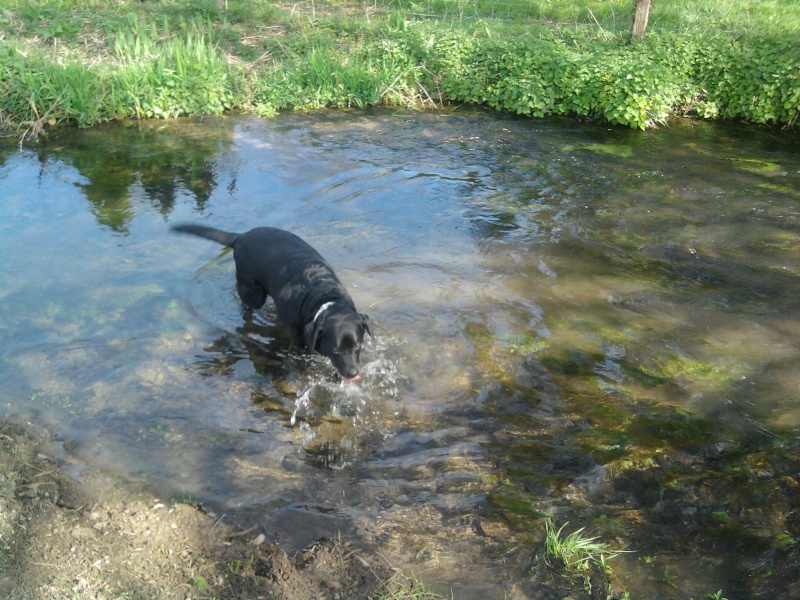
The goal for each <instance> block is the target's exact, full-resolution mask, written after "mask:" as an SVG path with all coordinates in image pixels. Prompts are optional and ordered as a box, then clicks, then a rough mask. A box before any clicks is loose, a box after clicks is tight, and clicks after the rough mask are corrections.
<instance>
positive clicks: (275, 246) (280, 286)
mask: <svg viewBox="0 0 800 600" xmlns="http://www.w3.org/2000/svg"><path fill="white" fill-rule="evenodd" d="M172 229H173V230H174V231H179V232H182V233H190V234H193V235H199V236H200V237H204V238H208V239H210V240H213V241H215V242H218V243H220V244H222V245H224V246H228V247H229V248H233V258H234V261H235V262H236V289H237V290H238V292H239V297H240V298H241V299H242V302H243V303H244V305H245V307H246V308H247V309H248V310H256V309H259V308H261V307H262V306H263V305H264V302H266V300H267V296H268V295H269V296H272V299H273V301H274V302H275V308H276V309H277V312H278V319H280V320H281V321H282V322H283V323H284V324H285V325H287V326H288V327H289V330H290V331H291V333H292V335H293V336H294V339H295V341H296V342H297V344H298V346H300V347H301V348H305V349H306V350H308V351H309V352H319V353H320V354H322V355H324V356H327V357H328V358H330V359H331V362H332V363H333V366H334V367H336V370H337V371H339V374H340V375H341V376H342V379H343V380H344V381H345V382H350V381H355V380H357V379H360V376H359V374H358V370H359V360H360V354H361V344H362V342H363V340H364V332H367V333H369V334H370V336H372V329H371V328H370V321H369V317H368V316H367V315H362V314H359V313H358V312H357V311H356V307H355V304H354V303H353V300H352V299H351V298H350V295H349V294H348V293H347V290H346V289H345V288H344V286H343V285H342V283H341V282H340V281H339V278H338V277H336V273H334V272H333V269H332V268H331V266H330V265H329V264H328V263H327V261H326V260H325V259H324V258H322V256H320V254H319V253H318V252H317V251H316V250H314V248H312V247H311V246H309V245H308V244H307V243H306V242H304V241H303V240H301V239H300V238H299V237H297V236H296V235H294V234H293V233H289V232H288V231H283V230H281V229H275V228H273V227H259V228H257V229H252V230H250V231H248V232H247V233H241V234H238V233H228V232H226V231H221V230H219V229H214V228H213V227H204V226H202V225H176V226H173V227H172Z"/></svg>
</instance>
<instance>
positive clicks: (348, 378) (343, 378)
mask: <svg viewBox="0 0 800 600" xmlns="http://www.w3.org/2000/svg"><path fill="white" fill-rule="evenodd" d="M360 380H361V375H356V376H355V377H342V381H343V382H344V383H353V382H354V381H360Z"/></svg>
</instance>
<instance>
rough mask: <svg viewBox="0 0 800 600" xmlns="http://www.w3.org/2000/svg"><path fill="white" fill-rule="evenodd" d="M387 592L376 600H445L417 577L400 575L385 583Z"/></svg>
mask: <svg viewBox="0 0 800 600" xmlns="http://www.w3.org/2000/svg"><path fill="white" fill-rule="evenodd" d="M384 588H386V589H387V592H386V593H385V594H383V595H381V596H378V597H377V598H376V600H445V597H444V596H440V595H439V594H437V593H436V592H434V591H433V590H432V589H430V587H428V586H427V585H425V584H424V583H423V582H422V581H420V580H419V579H417V578H416V577H412V578H409V577H406V576H405V575H403V574H401V573H398V574H397V575H395V576H394V577H392V578H391V579H390V580H389V581H387V582H386V583H384Z"/></svg>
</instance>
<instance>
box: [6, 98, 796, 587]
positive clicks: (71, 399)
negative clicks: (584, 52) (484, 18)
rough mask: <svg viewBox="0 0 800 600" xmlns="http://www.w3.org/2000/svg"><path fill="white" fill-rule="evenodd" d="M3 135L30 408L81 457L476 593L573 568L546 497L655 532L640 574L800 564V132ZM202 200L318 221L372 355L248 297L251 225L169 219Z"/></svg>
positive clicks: (687, 574)
mask: <svg viewBox="0 0 800 600" xmlns="http://www.w3.org/2000/svg"><path fill="white" fill-rule="evenodd" d="M0 162H2V166H0V257H1V258H2V270H0V296H1V297H2V300H3V301H2V303H0V336H2V340H3V344H2V353H3V354H2V362H0V377H2V380H3V382H4V386H3V389H4V395H3V398H2V402H3V406H4V410H5V412H7V413H22V414H24V415H27V416H30V417H31V418H34V419H35V420H36V421H37V422H38V423H40V424H42V425H44V426H47V427H48V428H50V430H52V431H53V432H54V434H55V435H56V436H57V438H58V439H60V440H63V441H65V442H66V444H65V447H66V448H67V449H68V451H69V452H71V453H72V454H74V456H75V457H76V458H78V459H80V460H82V461H85V462H87V463H89V464H91V465H94V466H97V467H99V468H102V469H105V470H108V471H111V472H115V473H119V474H120V475H122V476H124V477H127V478H137V479H142V480H145V481H147V482H149V484H150V485H151V486H152V487H153V488H154V489H156V490H158V491H160V492H161V493H163V494H165V495H167V496H174V497H179V498H180V497H184V496H188V495H191V496H192V497H193V498H196V499H198V500H199V501H202V502H203V503H205V504H206V505H208V506H210V507H212V508H214V509H216V510H218V511H220V512H224V513H226V514H228V515H230V516H231V518H233V517H236V518H239V519H240V520H242V521H243V522H249V523H257V524H258V525H259V526H261V527H263V528H264V530H265V531H266V532H267V533H269V534H270V535H272V536H274V537H276V538H278V539H280V540H281V543H282V544H284V546H285V547H286V548H287V550H293V549H297V548H299V547H301V546H302V545H304V544H307V543H309V542H310V541H313V540H314V539H316V538H318V537H320V536H322V535H335V534H336V533H337V532H339V531H341V532H342V533H343V534H345V535H348V536H351V537H356V538H358V539H359V540H360V541H361V542H362V543H365V544H369V545H373V546H375V547H379V548H380V549H381V550H382V552H384V554H386V555H387V556H388V557H390V558H391V560H392V561H393V563H394V564H397V565H399V566H405V567H407V568H411V569H413V570H415V571H416V572H417V573H419V574H420V575H422V576H423V578H424V579H425V580H426V581H430V582H432V583H434V584H435V585H436V586H437V589H440V590H441V591H442V592H443V593H449V592H448V591H449V590H450V589H452V590H453V591H454V595H455V597H456V598H503V597H520V598H522V597H550V596H552V594H554V593H556V592H555V591H554V590H555V589H556V588H554V587H552V585H551V584H552V582H549V583H548V582H543V581H541V580H540V578H539V579H537V578H533V577H532V575H531V571H530V567H531V565H532V564H533V562H534V561H535V557H536V554H537V553H539V548H540V545H541V540H542V531H543V524H542V519H541V517H542V516H544V515H551V516H553V518H554V519H555V520H556V521H557V522H564V521H569V522H570V524H571V525H575V528H576V529H577V527H579V526H584V525H585V526H587V528H588V531H590V532H591V533H593V534H594V535H601V536H603V538H604V540H607V541H610V542H611V543H612V544H614V545H615V546H616V547H620V548H623V547H624V548H627V549H630V550H635V551H636V552H635V553H633V554H626V555H623V556H621V557H618V558H617V559H615V561H614V562H615V572H616V573H617V574H618V576H619V578H620V580H621V582H622V584H623V585H625V586H626V587H627V588H628V589H629V590H630V591H631V593H632V596H633V597H656V596H658V597H663V598H686V597H689V596H692V595H694V596H695V597H700V596H702V595H704V594H706V593H709V592H714V591H716V590H717V589H720V588H722V589H724V590H725V592H726V593H727V594H728V597H746V596H754V595H759V594H761V595H764V594H767V595H769V594H772V596H773V597H777V596H780V595H782V594H784V593H786V590H788V589H789V586H790V585H792V582H793V581H796V580H797V578H798V576H799V575H800V566H798V565H800V555H799V554H798V550H797V547H798V546H799V545H800V544H798V542H797V540H798V539H800V521H799V520H798V519H799V517H798V514H800V510H798V509H800V493H798V491H797V490H798V489H800V482H799V481H798V480H797V473H798V472H800V447H799V446H798V441H797V440H798V437H797V427H798V425H799V424H800V412H798V406H800V403H799V402H798V400H800V396H799V394H800V392H798V390H800V375H798V373H800V368H798V367H800V348H798V342H797V340H798V339H800V325H799V323H800V320H798V312H800V311H799V310H798V309H800V301H799V300H798V298H800V281H799V279H798V277H799V276H800V224H799V223H798V206H800V204H798V200H800V193H799V192H798V190H800V144H798V143H797V140H796V139H794V138H792V137H791V136H786V135H784V136H783V137H782V136H780V135H777V134H775V135H773V134H771V133H770V132H767V131H763V130H754V129H752V128H750V129H741V130H739V129H736V128H728V129H724V128H720V127H716V126H708V125H705V124H696V123H689V122H687V123H676V124H675V125H673V126H672V127H671V128H669V129H667V130H662V131H657V132H646V133H641V132H631V131H620V130H608V129H604V128H600V127H595V126H584V125H579V124H576V123H574V122H569V121H543V120H539V121H532V120H520V119H515V118H510V117H502V116H497V115H484V114H481V113H476V112H446V113H437V114H424V113H409V114H403V113H399V114H398V113H393V112H373V113H348V112H331V113H324V114H321V115H287V116H284V117H281V118H279V119H276V120H274V121H269V122H262V121H259V120H256V119H252V118H244V117H243V118H231V119H209V120H205V121H193V122H167V123H164V122H159V123H157V124H148V123H144V124H134V125H118V126H109V127H103V128H96V129H92V130H89V131H71V132H64V133H63V134H61V135H59V136H56V137H55V138H54V139H53V140H51V141H49V142H46V143H43V144H42V145H41V146H39V147H37V148H36V149H35V150H23V151H22V152H20V151H19V150H18V149H17V148H16V147H15V146H13V145H12V146H8V147H5V148H0ZM193 220H197V221H202V222H207V223H209V224H211V225H214V226H218V227H221V228H224V229H228V230H231V231H244V230H246V229H249V228H251V227H254V226H257V225H271V226H277V227H282V228H286V229H289V230H292V231H294V232H295V233H298V234H299V235H301V236H303V237H304V238H306V239H307V240H308V241H309V242H311V243H312V244H313V245H314V246H315V247H317V248H318V249H319V250H320V251H321V253H322V254H323V255H325V256H326V257H327V258H328V259H329V261H330V262H331V263H332V264H333V265H334V266H335V267H336V269H337V271H338V273H339V275H340V277H341V278H342V279H343V281H344V282H345V284H346V285H347V286H348V287H349V289H350V290H351V292H352V295H353V297H354V299H355V301H356V304H357V305H358V306H359V308H360V310H362V312H365V313H367V314H369V315H370V316H371V317H372V320H373V323H374V325H375V332H376V336H377V338H376V339H375V340H374V341H370V342H369V343H368V344H367V347H366V348H365V351H364V362H365V365H364V368H363V375H364V380H363V381H362V382H361V383H360V384H358V385H348V386H343V385H341V384H339V383H337V382H336V378H335V377H334V373H333V369H332V367H331V366H330V365H329V364H327V363H326V361H324V360H321V359H319V358H317V357H307V356H298V355H296V354H295V353H294V352H292V350H291V348H290V339H289V336H288V334H287V333H286V331H285V330H284V329H283V328H282V327H280V326H279V325H277V324H276V323H275V321H274V316H273V315H272V314H271V312H270V311H269V309H266V310H264V311H261V312H260V313H257V314H256V315H254V316H253V317H252V318H251V319H247V320H246V319H245V318H244V317H243V316H242V310H241V307H240V305H239V303H238V299H237V298H236V294H235V291H234V290H235V287H234V281H233V273H234V268H233V261H232V258H231V256H230V254H229V253H227V252H224V251H223V252H220V249H219V248H218V247H215V246H214V245H213V244H209V243H208V242H206V241H204V240H194V239H193V238H187V237H184V236H174V235H170V233H169V231H168V224H169V222H179V221H193ZM674 574H678V577H679V579H677V580H676V579H675V578H674ZM548 585H551V587H548ZM556 587H557V586H556ZM515 594H516V595H515ZM548 594H550V596H549V595H548Z"/></svg>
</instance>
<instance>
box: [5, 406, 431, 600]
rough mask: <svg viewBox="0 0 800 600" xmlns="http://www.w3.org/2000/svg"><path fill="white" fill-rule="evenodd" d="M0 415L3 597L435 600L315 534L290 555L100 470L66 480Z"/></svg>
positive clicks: (376, 561)
mask: <svg viewBox="0 0 800 600" xmlns="http://www.w3.org/2000/svg"><path fill="white" fill-rule="evenodd" d="M48 449H49V446H48V444H47V443H46V440H44V439H43V438H42V437H41V434H40V433H38V432H37V431H36V430H34V429H33V428H32V427H30V426H27V425H20V424H15V423H11V422H9V421H8V420H5V419H0V598H14V599H15V600H28V599H30V600H34V599H36V600H48V599H62V598H81V599H89V600H105V599H115V600H116V599H123V598H124V599H147V600H152V599H162V598H163V599H172V598H180V599H182V600H183V599H186V600H188V599H190V598H192V599H202V598H208V599H211V598H218V599H221V598H253V599H255V598H266V599H281V600H317V599H319V600H322V599H324V600H344V599H361V598H363V599H367V598H412V597H413V598H419V599H425V598H434V597H436V598H438V597H439V596H434V595H430V594H427V593H425V592H424V590H421V589H420V588H419V586H418V585H417V584H416V583H415V582H414V581H413V580H411V579H409V578H407V577H405V576H404V575H403V574H402V573H399V572H398V571H396V570H395V569H393V568H392V567H391V566H390V565H389V564H387V562H386V561H385V560H384V559H382V558H381V557H378V556H374V555H370V554H368V553H366V552H364V551H362V550H360V549H358V548H355V547H353V546H351V545H350V544H348V543H347V542H344V541H342V540H320V541H318V542H317V543H315V544H312V545H311V546H310V547H308V548H306V549H305V550H303V551H302V552H300V553H298V554H297V555H295V556H294V557H292V558H289V557H287V556H286V555H285V554H284V553H283V552H282V551H281V550H280V549H278V548H276V547H274V546H272V545H270V544H268V543H265V542H264V537H263V535H256V533H255V532H247V531H241V530H237V529H235V528H233V527H230V526H228V525H226V524H224V523H220V522H219V519H216V518H215V517H214V515H210V514H207V513H206V512H203V511H202V510H201V509H200V508H198V507H195V506H191V505H188V504H181V503H166V502H164V501H163V500H159V499H157V498H154V497H152V495H149V494H148V493H147V492H145V491H141V490H136V489H131V488H130V487H129V486H126V485H120V484H118V483H115V482H113V481H110V480H109V479H108V478H107V477H104V476H102V475H101V474H88V475H85V476H82V477H81V482H80V483H79V484H78V483H77V482H75V481H73V480H72V479H70V478H69V477H67V476H65V475H64V473H63V472H62V470H61V469H60V468H59V465H58V464H57V463H56V462H54V460H53V459H52V457H51V456H48V454H52V453H51V452H49V451H48Z"/></svg>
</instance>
